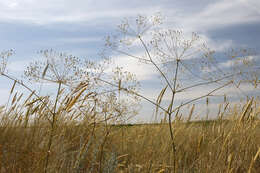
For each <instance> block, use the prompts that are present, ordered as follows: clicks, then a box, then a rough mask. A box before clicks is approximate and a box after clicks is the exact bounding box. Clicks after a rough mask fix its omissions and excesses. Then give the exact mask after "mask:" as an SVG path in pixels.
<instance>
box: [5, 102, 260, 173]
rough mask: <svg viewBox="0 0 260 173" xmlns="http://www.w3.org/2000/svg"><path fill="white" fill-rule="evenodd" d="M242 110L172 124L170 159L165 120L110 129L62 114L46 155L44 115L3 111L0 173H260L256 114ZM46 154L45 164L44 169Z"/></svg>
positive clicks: (259, 130)
mask: <svg viewBox="0 0 260 173" xmlns="http://www.w3.org/2000/svg"><path fill="white" fill-rule="evenodd" d="M245 108H246V107H245V106H244V107H242V108H241V111H239V110H233V114H232V115H231V116H230V115H229V117H228V118H226V119H224V118H223V119H218V120H211V121H210V120H209V121H197V122H195V121H194V122H193V121H191V122H185V121H182V120H179V121H177V120H175V121H174V122H173V123H172V125H173V128H174V129H173V131H174V138H175V145H176V154H175V156H174V155H173V152H172V148H171V139H170V137H169V135H170V134H169V129H168V125H167V123H164V122H162V123H159V124H139V125H111V124H106V123H94V122H88V121H80V122H79V121H75V120H72V119H69V118H64V117H63V118H62V116H61V117H59V118H57V121H56V125H55V128H54V131H53V141H52V145H51V149H50V151H48V141H49V138H50V133H51V130H52V128H51V126H50V125H49V124H48V123H47V122H46V119H45V118H44V115H42V114H43V112H40V111H39V112H38V114H37V113H36V114H35V112H34V114H35V115H36V116H35V117H34V118H33V119H31V120H30V121H28V116H30V115H29V113H32V112H30V111H27V113H26V114H19V112H14V111H12V110H11V109H12V108H10V110H9V112H8V111H6V110H4V108H3V107H2V109H1V131H0V172H1V173H4V172H6V173H19V172H24V173H25V172H27V173H28V172H32V173H38V172H39V173H40V172H44V171H46V172H62V173H63V172H64V173H66V172H68V173H69V172H104V173H105V172H129V173H130V172H160V173H163V172H165V173H166V172H178V173H181V172H187V173H189V172H194V173H195V172H209V173H220V172H228V173H231V172H234V173H239V172H241V173H244V172H248V173H250V172H251V173H258V172H260V157H259V155H260V121H259V120H257V119H256V114H258V112H257V111H259V110H258V109H257V110H254V109H251V111H250V112H245V111H244V112H243V109H245ZM28 109H29V108H28ZM13 110H14V109H13ZM28 112H29V113H28ZM243 113H244V115H243ZM6 115H8V116H6ZM224 117H225V116H224ZM47 153H48V154H49V162H48V167H47V170H45V167H46V163H45V162H46V155H47ZM174 158H175V164H174ZM174 165H175V166H174Z"/></svg>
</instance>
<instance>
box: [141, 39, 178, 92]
mask: <svg viewBox="0 0 260 173" xmlns="http://www.w3.org/2000/svg"><path fill="white" fill-rule="evenodd" d="M138 38H139V40H140V41H141V43H142V45H143V47H144V49H145V51H146V53H147V55H148V57H149V59H150V61H151V63H152V64H153V65H154V66H155V68H156V69H157V70H158V71H159V73H160V75H161V76H162V77H163V78H164V80H165V81H166V83H167V84H168V85H169V87H170V89H171V90H172V91H174V89H173V88H172V86H171V83H170V81H169V80H168V79H167V77H166V76H165V74H164V73H163V72H162V70H161V69H160V68H159V67H158V65H157V64H156V63H155V62H154V61H153V59H152V57H151V55H150V52H149V50H148V48H147V46H146V44H145V43H144V41H143V39H142V38H141V36H138Z"/></svg>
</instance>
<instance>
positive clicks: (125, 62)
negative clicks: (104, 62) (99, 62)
mask: <svg viewBox="0 0 260 173" xmlns="http://www.w3.org/2000/svg"><path fill="white" fill-rule="evenodd" d="M112 62H113V64H112V65H111V67H110V68H111V69H112V68H114V67H116V66H118V67H123V69H124V70H126V71H128V72H131V73H133V74H135V75H136V77H137V79H138V80H139V81H142V80H152V79H154V77H155V76H156V74H157V71H156V69H155V68H154V67H153V66H152V65H149V64H144V63H141V62H139V61H138V60H136V59H134V58H131V57H128V56H117V57H114V58H112Z"/></svg>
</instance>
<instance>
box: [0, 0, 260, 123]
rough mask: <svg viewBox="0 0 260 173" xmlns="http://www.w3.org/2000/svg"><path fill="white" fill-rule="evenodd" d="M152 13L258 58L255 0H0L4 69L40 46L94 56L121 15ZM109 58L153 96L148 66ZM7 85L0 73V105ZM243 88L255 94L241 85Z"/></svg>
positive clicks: (19, 68)
mask: <svg viewBox="0 0 260 173" xmlns="http://www.w3.org/2000/svg"><path fill="white" fill-rule="evenodd" d="M156 12H160V13H161V14H162V16H163V17H164V18H165V20H164V26H165V27H167V28H172V29H182V30H184V31H185V32H197V33H199V34H200V35H201V36H203V38H204V39H205V41H207V44H208V45H209V46H210V47H211V48H212V49H214V50H216V51H217V52H219V53H221V52H222V53H223V52H224V51H226V50H228V49H229V48H232V47H233V48H238V47H242V48H252V49H253V50H254V51H255V56H254V58H255V60H256V62H259V60H258V58H259V56H258V54H259V53H260V52H259V50H260V39H259V36H260V1H259V0H232V1H228V0H201V1H197V0H189V1H188V0H183V1H177V0H160V1H158V0H142V1H140V0H132V1H122V0H109V1H105V0H99V1H97V0H74V1H69V0H45V1H39V0H8V1H7V0H0V38H1V42H0V50H8V49H14V50H15V52H16V54H15V55H14V56H12V58H11V59H10V61H9V64H8V71H9V73H10V74H15V75H17V74H22V73H23V70H24V68H25V66H26V64H28V63H29V62H30V61H31V60H37V58H39V55H37V51H39V50H42V49H51V48H52V49H55V50H57V51H60V52H66V53H69V54H73V55H75V56H78V57H83V58H84V57H88V58H92V59H98V58H99V57H98V54H99V52H100V51H101V50H102V49H103V47H104V38H105V37H106V36H107V35H109V34H111V33H114V32H115V30H116V26H117V25H118V24H120V22H121V21H122V19H124V18H126V17H129V18H132V17H135V16H136V15H138V14H141V15H148V16H150V15H153V14H155V13H156ZM115 60H116V63H117V64H119V65H121V66H124V67H125V68H126V70H129V71H131V72H133V73H136V75H137V77H138V79H139V80H140V81H141V84H142V85H143V88H145V89H143V91H142V92H143V94H144V95H147V96H148V97H150V98H152V97H156V95H157V94H158V92H159V91H160V89H161V87H159V85H158V83H156V81H155V80H157V79H158V78H155V75H156V70H155V69H154V68H152V67H150V66H141V65H140V64H138V63H137V62H135V61H134V60H129V59H126V58H124V57H121V58H120V56H118V57H117V59H115ZM221 63H224V64H225V63H226V65H227V62H221ZM11 86H12V83H10V82H8V81H7V80H5V79H3V78H0V96H1V99H0V104H4V103H5V102H6V100H7V99H8V91H9V90H10V88H11ZM227 90H228V89H227ZM156 91H158V92H156ZM231 91H232V92H233V95H238V94H241V91H237V92H235V91H234V90H233V89H229V90H228V92H229V93H230V92H231ZM243 92H244V93H245V95H246V94H248V93H251V95H252V93H253V95H254V94H256V92H255V90H253V89H251V88H249V87H247V86H244V90H243ZM194 93H197V94H198V95H199V94H200V93H201V88H198V89H197V90H196V91H195V92H194V91H193V92H191V93H187V94H184V95H181V96H179V98H177V99H179V100H181V99H184V98H185V99H188V98H190V97H191V96H194ZM241 95H242V94H241ZM141 112H142V113H141V114H142V115H141V116H140V117H139V118H137V119H140V120H147V119H150V118H151V116H150V114H151V113H152V107H151V105H149V104H148V103H143V110H142V111H141Z"/></svg>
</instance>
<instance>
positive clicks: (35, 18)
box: [0, 0, 161, 24]
mask: <svg viewBox="0 0 260 173" xmlns="http://www.w3.org/2000/svg"><path fill="white" fill-rule="evenodd" d="M155 11H161V9H160V7H144V6H142V7H132V8H129V7H128V6H125V5H124V4H123V3H121V2H117V1H113V2H110V1H93V0H86V1H83V0H79V1H76V2H75V1H63V0H45V1H36V0H22V1H16V0H11V1H5V0H1V1H0V20H2V21H20V22H29V23H35V24H49V23H56V22H87V21H92V22H96V21H95V20H96V19H99V18H115V17H116V18H122V17H124V16H133V15H136V14H137V13H138V12H142V13H147V14H148V13H153V12H155Z"/></svg>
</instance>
